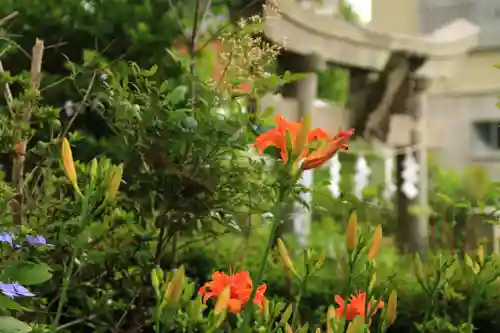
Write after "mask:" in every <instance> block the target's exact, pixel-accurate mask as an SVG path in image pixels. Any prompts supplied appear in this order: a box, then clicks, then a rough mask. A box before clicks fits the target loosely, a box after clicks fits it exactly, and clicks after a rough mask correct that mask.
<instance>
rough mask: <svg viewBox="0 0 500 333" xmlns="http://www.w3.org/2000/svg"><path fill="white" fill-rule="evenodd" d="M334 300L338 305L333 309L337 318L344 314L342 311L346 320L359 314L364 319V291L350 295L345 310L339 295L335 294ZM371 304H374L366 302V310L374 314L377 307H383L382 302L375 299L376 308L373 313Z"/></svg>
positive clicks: (343, 302)
mask: <svg viewBox="0 0 500 333" xmlns="http://www.w3.org/2000/svg"><path fill="white" fill-rule="evenodd" d="M335 302H336V303H337V305H338V306H339V307H338V308H336V309H335V311H336V312H337V316H338V317H339V318H342V317H343V316H344V312H346V320H354V318H356V317H357V316H361V318H362V319H363V320H364V319H365V316H366V313H365V304H366V292H358V294H357V295H355V296H351V298H350V300H349V303H348V304H347V311H346V309H345V307H346V304H345V301H344V299H343V298H342V297H341V296H339V295H337V296H335ZM372 305H374V304H371V303H368V307H367V310H368V314H371V315H374V314H375V312H377V310H378V309H382V308H383V307H384V302H383V301H377V303H376V309H375V311H373V313H371V308H372Z"/></svg>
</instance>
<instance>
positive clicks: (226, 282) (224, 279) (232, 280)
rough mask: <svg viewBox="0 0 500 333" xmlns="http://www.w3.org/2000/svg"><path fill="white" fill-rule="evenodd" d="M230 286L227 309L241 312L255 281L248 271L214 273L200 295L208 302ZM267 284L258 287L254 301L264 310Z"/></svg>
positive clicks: (200, 291) (204, 301) (248, 299)
mask: <svg viewBox="0 0 500 333" xmlns="http://www.w3.org/2000/svg"><path fill="white" fill-rule="evenodd" d="M227 286H229V288H230V290H229V294H230V295H229V301H228V303H227V309H228V310H229V311H230V312H232V313H239V312H240V311H241V309H242V308H243V307H244V306H245V305H246V304H247V303H248V302H249V301H250V296H251V294H252V289H253V283H252V279H251V278H250V274H249V273H248V272H247V271H241V272H239V273H235V274H232V275H226V274H225V273H224V272H215V273H213V274H212V281H209V282H207V283H205V285H204V286H203V287H201V288H200V290H199V291H198V295H200V296H203V303H206V302H207V300H208V299H210V298H211V297H218V296H219V295H220V294H221V293H222V292H223V291H224V289H225V288H226V287H227ZM266 289H267V286H266V284H265V283H264V284H261V285H260V286H259V287H257V292H256V294H255V297H254V299H253V303H254V304H257V305H258V306H259V309H261V310H262V306H263V302H264V300H265V297H264V293H265V292H266Z"/></svg>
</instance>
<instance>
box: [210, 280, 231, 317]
mask: <svg viewBox="0 0 500 333" xmlns="http://www.w3.org/2000/svg"><path fill="white" fill-rule="evenodd" d="M230 296H231V287H230V286H226V287H225V288H224V290H223V291H222V292H221V293H220V295H219V297H217V303H215V307H214V312H215V313H221V312H222V311H224V310H225V309H227V304H228V303H229V297H230Z"/></svg>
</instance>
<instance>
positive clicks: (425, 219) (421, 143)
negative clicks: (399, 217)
mask: <svg viewBox="0 0 500 333" xmlns="http://www.w3.org/2000/svg"><path fill="white" fill-rule="evenodd" d="M429 86H430V82H429V80H428V79H423V78H418V79H416V80H415V87H414V94H415V103H416V106H415V110H416V113H417V115H416V120H417V140H418V143H417V145H418V161H419V164H420V184H419V185H420V186H419V187H420V188H419V189H420V192H419V197H418V205H419V207H420V209H419V215H418V227H417V231H418V234H419V235H420V238H422V240H423V241H424V242H425V250H427V249H428V247H427V244H428V237H429V217H430V208H429V161H428V147H429V144H428V142H427V138H428V135H427V120H428V112H429V110H428V105H427V99H428V95H427V90H428V88H429ZM420 250H422V249H420Z"/></svg>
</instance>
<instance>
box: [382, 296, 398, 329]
mask: <svg viewBox="0 0 500 333" xmlns="http://www.w3.org/2000/svg"><path fill="white" fill-rule="evenodd" d="M397 307H398V293H397V291H396V290H393V291H392V292H391V295H390V296H389V301H388V302H387V310H386V317H385V320H386V323H387V325H388V326H390V325H392V324H393V323H394V321H396V312H397Z"/></svg>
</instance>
